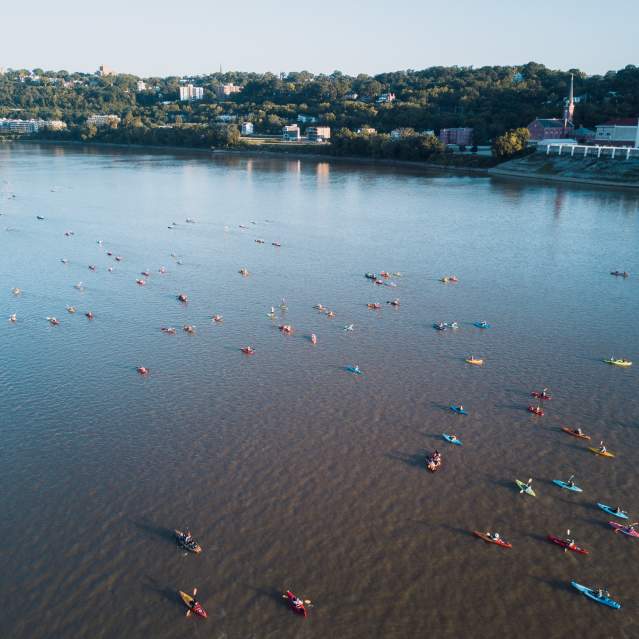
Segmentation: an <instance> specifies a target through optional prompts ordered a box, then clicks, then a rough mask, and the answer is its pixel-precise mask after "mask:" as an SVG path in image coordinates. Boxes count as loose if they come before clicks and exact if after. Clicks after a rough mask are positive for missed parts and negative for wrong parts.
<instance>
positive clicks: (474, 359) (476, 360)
mask: <svg viewBox="0 0 639 639" xmlns="http://www.w3.org/2000/svg"><path fill="white" fill-rule="evenodd" d="M465 361H466V364H473V365H474V366H482V365H483V363H484V360H483V359H480V358H477V357H469V358H468V359H466V360H465Z"/></svg>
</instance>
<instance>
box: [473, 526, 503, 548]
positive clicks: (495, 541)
mask: <svg viewBox="0 0 639 639" xmlns="http://www.w3.org/2000/svg"><path fill="white" fill-rule="evenodd" d="M473 535H475V537H479V538H480V539H483V540H484V541H487V542H488V543H489V544H495V545H497V546H501V547H502V548H512V547H513V545H512V544H509V543H508V542H506V541H504V540H503V539H493V538H492V537H491V536H490V535H489V534H488V533H484V532H479V531H478V530H473Z"/></svg>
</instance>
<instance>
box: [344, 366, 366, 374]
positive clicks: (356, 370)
mask: <svg viewBox="0 0 639 639" xmlns="http://www.w3.org/2000/svg"><path fill="white" fill-rule="evenodd" d="M346 370H347V371H348V372H349V373H353V374H354V375H363V373H362V371H361V370H359V368H357V367H356V366H347V367H346Z"/></svg>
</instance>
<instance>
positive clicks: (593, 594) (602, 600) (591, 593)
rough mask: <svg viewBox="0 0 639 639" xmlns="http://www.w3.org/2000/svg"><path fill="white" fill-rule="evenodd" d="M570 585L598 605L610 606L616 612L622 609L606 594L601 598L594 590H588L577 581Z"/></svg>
mask: <svg viewBox="0 0 639 639" xmlns="http://www.w3.org/2000/svg"><path fill="white" fill-rule="evenodd" d="M570 585H571V586H572V587H573V588H576V589H577V590H578V591H579V592H582V593H583V594H584V595H586V597H590V599H592V600H593V601H596V602H597V603H600V604H603V605H604V606H610V607H611V608H614V609H615V610H619V608H621V604H620V603H618V602H616V601H615V600H614V599H611V598H610V597H608V596H606V595H605V594H604V595H603V596H601V597H600V596H599V595H598V594H597V591H596V590H593V589H592V588H588V587H587V586H582V585H581V584H578V583H577V582H576V581H571V582H570Z"/></svg>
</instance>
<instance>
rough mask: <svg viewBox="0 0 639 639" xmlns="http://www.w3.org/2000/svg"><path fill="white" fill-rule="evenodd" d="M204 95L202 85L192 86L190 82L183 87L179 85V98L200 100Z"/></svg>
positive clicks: (182, 99)
mask: <svg viewBox="0 0 639 639" xmlns="http://www.w3.org/2000/svg"><path fill="white" fill-rule="evenodd" d="M203 97H204V89H203V88H202V87H194V86H193V85H192V84H187V85H186V86H184V87H180V100H181V101H185V100H201V99H202V98H203Z"/></svg>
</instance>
